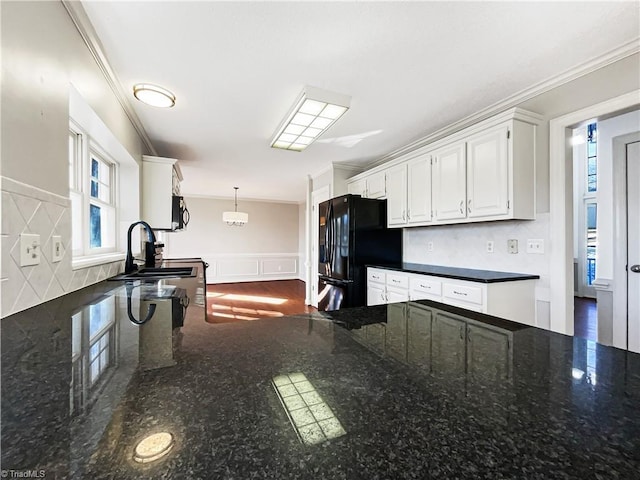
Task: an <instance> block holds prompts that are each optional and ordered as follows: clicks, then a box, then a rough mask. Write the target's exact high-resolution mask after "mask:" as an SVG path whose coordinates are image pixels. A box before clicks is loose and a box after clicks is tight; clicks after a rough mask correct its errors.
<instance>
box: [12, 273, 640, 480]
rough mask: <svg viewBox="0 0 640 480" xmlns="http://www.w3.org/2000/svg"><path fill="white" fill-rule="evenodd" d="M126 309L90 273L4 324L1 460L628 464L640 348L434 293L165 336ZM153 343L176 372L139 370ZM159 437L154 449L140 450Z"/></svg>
mask: <svg viewBox="0 0 640 480" xmlns="http://www.w3.org/2000/svg"><path fill="white" fill-rule="evenodd" d="M125 300H126V289H125V287H124V286H123V284H121V283H119V282H102V283H100V284H97V285H95V286H92V287H88V288H85V289H83V290H80V291H78V292H75V293H72V294H68V295H65V296H64V297H61V298H59V299H56V300H52V301H50V302H47V303H44V304H42V305H40V306H37V307H34V308H32V309H29V310H27V311H24V312H21V313H18V314H15V315H12V316H9V317H7V318H4V319H3V320H2V323H1V337H2V404H1V406H2V468H3V469H5V470H15V471H24V470H42V471H44V472H45V473H46V478H91V479H101V478H104V479H113V478H117V479H138V478H145V479H152V478H158V479H159V478H189V479H248V478H259V479H268V478H273V479H290V478H291V479H292V478H296V479H307V478H313V479H320V478H322V479H325V478H326V479H349V480H351V479H372V478H394V479H396V478H398V479H401V478H407V479H408V478H434V479H436V478H437V479H451V478H459V479H467V478H469V479H478V478H487V479H549V478H558V479H568V478H576V479H581V480H585V479H604V478H636V477H637V474H638V471H640V415H638V411H639V410H638V405H639V404H640V355H636V354H633V353H629V352H625V351H622V350H618V349H615V348H610V347H605V346H601V345H599V344H596V343H595V342H589V341H586V340H584V339H580V338H572V337H567V336H563V335H559V334H555V333H552V332H548V331H544V330H540V329H536V328H533V327H526V326H523V325H519V324H515V323H511V322H508V321H504V320H500V319H497V318H494V317H488V316H486V315H482V314H472V313H470V312H468V311H465V310H461V309H456V308H454V307H447V306H444V305H442V304H439V303H434V302H428V301H420V302H409V303H400V304H391V305H383V306H376V307H363V308H354V309H345V310H341V311H337V312H322V313H313V314H304V315H299V316H291V317H279V318H278V317H272V318H268V319H262V320H255V321H251V322H236V323H228V324H209V323H207V322H205V321H204V319H203V318H202V316H200V315H197V316H187V318H186V319H185V322H184V325H183V326H182V327H180V328H173V329H172V328H170V326H169V329H168V330H167V328H166V327H167V325H168V322H169V320H167V318H163V317H158V318H152V319H151V320H150V323H151V322H154V320H155V321H156V322H155V326H153V327H151V330H145V326H143V327H139V326H136V325H133V324H132V323H131V322H130V321H129V319H128V318H127V315H126V308H127V307H126V301H125ZM156 301H158V302H161V301H163V299H159V300H156ZM140 302H141V300H140V299H139V298H134V299H133V300H132V304H133V305H134V308H136V307H135V306H136V305H138V304H140ZM140 308H142V309H143V310H144V305H142V306H141V307H140ZM158 308H159V309H160V307H158ZM167 331H169V333H168V334H167ZM154 348H157V349H161V350H163V351H164V352H165V353H167V354H169V355H172V358H173V360H174V365H173V366H169V367H166V366H165V367H163V368H155V367H154V365H153V364H152V363H151V364H150V363H149V361H147V362H142V361H141V360H140V356H141V355H142V354H144V353H148V352H150V351H152V352H153V351H154ZM147 360H148V359H147ZM160 366H162V365H158V366H157V367H160ZM161 432H164V433H165V434H169V436H168V437H167V438H170V439H171V442H170V445H169V446H168V447H167V448H165V452H166V453H167V454H166V456H164V457H162V458H160V459H159V460H155V461H149V462H142V461H140V458H143V459H144V458H146V459H148V458H149V457H144V456H142V457H138V460H136V459H135V458H136V455H139V454H140V452H137V453H136V446H137V445H138V444H139V443H140V441H141V440H143V439H144V438H146V437H147V436H149V435H152V434H157V433H161Z"/></svg>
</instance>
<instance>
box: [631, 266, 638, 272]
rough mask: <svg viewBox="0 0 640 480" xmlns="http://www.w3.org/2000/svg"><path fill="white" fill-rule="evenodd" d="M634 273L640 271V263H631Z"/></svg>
mask: <svg viewBox="0 0 640 480" xmlns="http://www.w3.org/2000/svg"><path fill="white" fill-rule="evenodd" d="M630 270H631V271H632V272H633V273H640V265H631V269H630Z"/></svg>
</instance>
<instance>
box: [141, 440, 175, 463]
mask: <svg viewBox="0 0 640 480" xmlns="http://www.w3.org/2000/svg"><path fill="white" fill-rule="evenodd" d="M173 444H174V441H173V435H171V434H170V433H169V432H159V433H154V434H152V435H149V436H147V437H145V438H143V439H142V440H140V442H138V444H137V445H136V448H135V449H134V453H133V459H134V460H135V461H136V462H138V463H150V462H155V461H156V460H159V459H161V458H162V457H164V456H165V455H167V454H168V453H169V452H170V451H171V449H172V448H173Z"/></svg>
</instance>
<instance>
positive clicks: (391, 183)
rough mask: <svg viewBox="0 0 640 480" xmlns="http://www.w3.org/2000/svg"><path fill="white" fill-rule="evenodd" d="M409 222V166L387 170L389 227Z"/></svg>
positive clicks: (398, 166) (399, 166)
mask: <svg viewBox="0 0 640 480" xmlns="http://www.w3.org/2000/svg"><path fill="white" fill-rule="evenodd" d="M406 222H407V166H406V165H405V164H402V165H397V166H395V167H393V168H391V169H389V170H387V225H389V226H393V225H404V224H405V223H406Z"/></svg>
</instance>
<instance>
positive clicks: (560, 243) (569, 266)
mask: <svg viewBox="0 0 640 480" xmlns="http://www.w3.org/2000/svg"><path fill="white" fill-rule="evenodd" d="M638 105H640V90H634V91H632V92H629V93H627V94H625V95H621V96H619V97H616V98H612V99H610V100H607V101H605V102H601V103H598V104H596V105H592V106H590V107H586V108H583V109H581V110H578V111H575V112H571V113H568V114H566V115H562V116H560V117H557V118H554V119H552V120H551V121H550V122H549V190H550V192H549V194H550V195H549V196H550V215H549V216H550V228H549V230H550V232H551V235H550V242H549V244H550V245H549V258H550V270H549V281H550V290H551V305H550V314H551V325H550V329H551V330H552V331H554V332H559V333H564V334H566V335H573V321H574V318H573V175H572V171H573V161H572V160H573V156H572V155H571V145H570V142H569V137H570V136H571V131H570V130H569V129H572V128H575V127H576V126H578V125H579V124H581V123H582V122H584V121H586V120H590V119H593V118H596V117H600V116H604V115H610V114H612V113H614V112H618V111H622V110H625V109H628V108H632V107H635V106H638Z"/></svg>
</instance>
